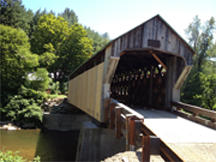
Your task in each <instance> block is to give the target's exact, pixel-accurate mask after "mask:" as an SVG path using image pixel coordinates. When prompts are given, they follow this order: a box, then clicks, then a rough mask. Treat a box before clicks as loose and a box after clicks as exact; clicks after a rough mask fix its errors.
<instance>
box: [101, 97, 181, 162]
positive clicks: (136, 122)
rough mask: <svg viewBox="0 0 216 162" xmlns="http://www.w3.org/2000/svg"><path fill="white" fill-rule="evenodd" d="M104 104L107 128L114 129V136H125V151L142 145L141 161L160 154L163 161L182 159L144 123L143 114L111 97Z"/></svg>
mask: <svg viewBox="0 0 216 162" xmlns="http://www.w3.org/2000/svg"><path fill="white" fill-rule="evenodd" d="M104 106H105V119H106V120H107V122H109V128H110V129H115V137H116V138H118V139H119V138H121V136H124V137H125V138H126V150H127V151H129V150H131V151H134V150H135V148H136V147H142V161H150V155H160V156H161V157H162V158H163V159H164V160H165V161H173V162H174V161H183V160H182V159H181V158H180V157H179V156H178V155H177V153H175V152H174V151H173V150H172V149H171V148H170V147H169V146H168V145H167V144H166V143H165V142H164V141H163V140H162V139H160V138H159V137H157V136H156V134H154V133H153V132H152V131H151V130H150V129H149V128H148V127H147V126H146V125H145V124H144V117H143V115H141V114H139V113H137V112H136V111H134V110H133V109H131V108H129V107H128V106H126V105H124V104H122V103H120V102H118V101H116V100H115V99H112V98H109V99H105V100H104Z"/></svg>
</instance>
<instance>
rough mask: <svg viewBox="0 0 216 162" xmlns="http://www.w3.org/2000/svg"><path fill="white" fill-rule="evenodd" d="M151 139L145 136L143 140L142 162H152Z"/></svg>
mask: <svg viewBox="0 0 216 162" xmlns="http://www.w3.org/2000/svg"><path fill="white" fill-rule="evenodd" d="M150 147H151V138H150V137H149V136H143V138H142V162H149V161H150V150H151V148H150Z"/></svg>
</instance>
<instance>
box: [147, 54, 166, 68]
mask: <svg viewBox="0 0 216 162" xmlns="http://www.w3.org/2000/svg"><path fill="white" fill-rule="evenodd" d="M150 53H151V54H152V56H153V57H154V58H155V59H156V60H157V61H158V62H159V63H160V64H161V65H162V66H163V68H164V69H166V70H167V67H166V65H165V64H164V63H163V62H162V61H161V60H160V59H159V58H158V57H157V55H155V54H154V53H153V52H152V51H150Z"/></svg>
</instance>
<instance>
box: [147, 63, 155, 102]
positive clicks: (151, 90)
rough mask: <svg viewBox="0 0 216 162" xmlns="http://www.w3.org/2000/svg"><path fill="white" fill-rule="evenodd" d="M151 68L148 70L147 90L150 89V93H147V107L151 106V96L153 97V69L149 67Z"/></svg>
mask: <svg viewBox="0 0 216 162" xmlns="http://www.w3.org/2000/svg"><path fill="white" fill-rule="evenodd" d="M150 67H151V69H150V73H151V74H150V87H149V89H150V91H149V103H148V104H149V105H151V104H152V95H153V73H154V70H155V69H154V67H153V66H150Z"/></svg>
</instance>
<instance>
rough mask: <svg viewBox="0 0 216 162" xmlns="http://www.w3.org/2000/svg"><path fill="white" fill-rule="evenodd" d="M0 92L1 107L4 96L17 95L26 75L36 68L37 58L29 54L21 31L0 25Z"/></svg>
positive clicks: (27, 45) (25, 38) (26, 41)
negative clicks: (0, 93)
mask: <svg viewBox="0 0 216 162" xmlns="http://www.w3.org/2000/svg"><path fill="white" fill-rule="evenodd" d="M0 28H1V30H0V40H1V41H0V47H1V60H0V63H1V88H2V89H1V92H2V96H3V99H2V101H3V105H4V104H5V103H4V101H6V100H7V99H6V96H8V95H9V94H10V93H11V94H12V95H13V94H14V93H17V90H18V89H19V87H20V85H22V84H24V83H25V80H26V79H25V78H26V77H27V73H28V72H30V71H32V70H34V68H35V67H36V66H38V65H39V64H38V56H37V55H36V54H32V53H31V52H30V44H29V43H28V37H27V36H26V34H25V32H23V31H22V30H21V29H14V28H12V27H9V26H5V25H0Z"/></svg>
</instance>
